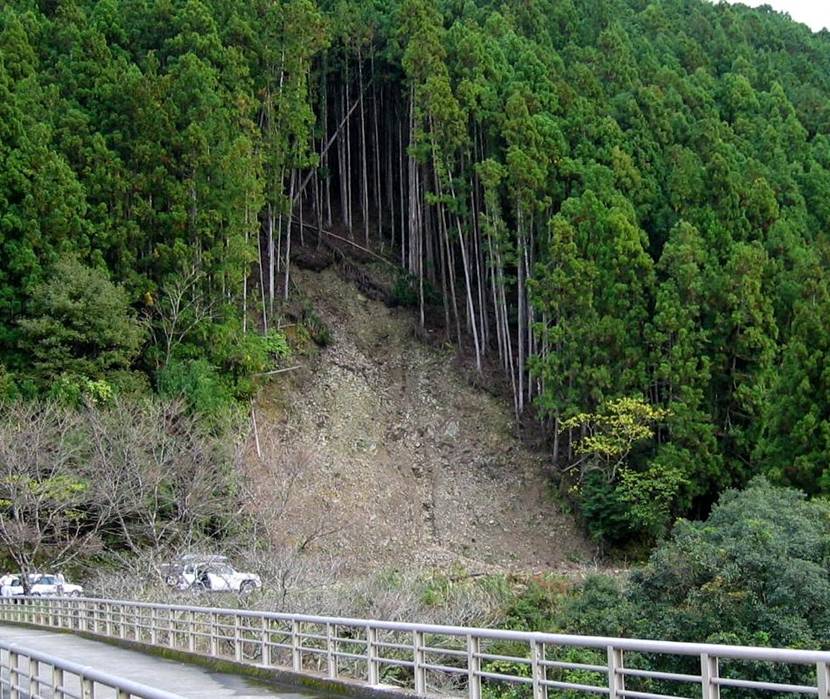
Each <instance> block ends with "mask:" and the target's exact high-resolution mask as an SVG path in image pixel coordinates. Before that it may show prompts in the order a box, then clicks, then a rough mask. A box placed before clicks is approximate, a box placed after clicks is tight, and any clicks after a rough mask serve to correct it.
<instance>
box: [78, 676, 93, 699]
mask: <svg viewBox="0 0 830 699" xmlns="http://www.w3.org/2000/svg"><path fill="white" fill-rule="evenodd" d="M81 699H95V684H94V683H93V681H92V680H90V679H88V678H86V677H84V676H83V675H81Z"/></svg>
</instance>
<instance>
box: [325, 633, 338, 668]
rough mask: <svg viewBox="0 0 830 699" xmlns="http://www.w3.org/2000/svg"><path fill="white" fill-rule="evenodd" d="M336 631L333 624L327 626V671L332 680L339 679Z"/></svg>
mask: <svg viewBox="0 0 830 699" xmlns="http://www.w3.org/2000/svg"><path fill="white" fill-rule="evenodd" d="M334 637H335V631H334V627H333V626H332V624H330V623H327V624H326V666H327V667H326V669H327V670H328V676H329V677H330V678H331V679H335V678H336V677H337V655H336V652H337V641H335V640H334Z"/></svg>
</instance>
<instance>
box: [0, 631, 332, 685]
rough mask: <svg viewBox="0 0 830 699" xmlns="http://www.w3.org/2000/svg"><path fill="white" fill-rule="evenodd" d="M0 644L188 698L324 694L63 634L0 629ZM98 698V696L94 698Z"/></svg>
mask: <svg viewBox="0 0 830 699" xmlns="http://www.w3.org/2000/svg"><path fill="white" fill-rule="evenodd" d="M0 639H2V640H4V641H10V642H12V643H19V644H20V645H22V646H26V647H28V648H32V649H34V650H39V651H41V652H43V653H49V654H51V655H55V656H57V657H59V658H62V659H63V660H69V661H72V662H75V663H80V664H82V665H90V666H92V667H94V668H96V669H97V670H102V671H103V672H108V673H110V674H112V675H117V676H119V677H125V678H127V679H130V680H133V681H134V682H141V683H142V684H146V685H149V686H151V687H155V688H157V689H164V690H167V691H168V692H175V693H176V694H181V695H183V696H185V697H189V698H192V699H207V698H208V697H211V698H213V697H217V698H219V697H237V698H238V699H243V698H245V697H252V698H253V697H258V698H262V697H280V698H282V699H301V698H302V699H309V698H314V697H317V698H318V699H322V698H323V697H326V696H328V695H324V694H319V693H314V692H307V691H305V690H298V689H296V688H294V687H286V686H284V685H276V684H274V685H272V684H259V683H257V682H256V681H253V680H251V679H250V678H247V677H241V676H238V675H228V674H224V673H220V672H212V671H210V670H208V669H207V668H204V667H201V666H198V665H188V664H187V663H180V662H177V661H175V660H166V659H164V658H159V657H156V656H153V655H145V654H144V653H140V652H138V651H132V650H125V649H123V648H118V647H116V646H112V645H109V644H107V643H101V642H98V641H88V640H87V639H85V638H78V637H77V636H72V635H70V634H65V633H55V632H52V631H38V630H32V629H24V628H18V627H15V626H3V625H0ZM96 696H97V694H96Z"/></svg>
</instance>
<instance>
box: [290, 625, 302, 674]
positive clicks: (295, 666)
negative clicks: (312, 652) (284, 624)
mask: <svg viewBox="0 0 830 699" xmlns="http://www.w3.org/2000/svg"><path fill="white" fill-rule="evenodd" d="M300 645H301V644H300V622H298V621H296V620H294V619H292V620H291V669H292V670H294V672H300V671H302V669H303V651H302V648H301V647H300Z"/></svg>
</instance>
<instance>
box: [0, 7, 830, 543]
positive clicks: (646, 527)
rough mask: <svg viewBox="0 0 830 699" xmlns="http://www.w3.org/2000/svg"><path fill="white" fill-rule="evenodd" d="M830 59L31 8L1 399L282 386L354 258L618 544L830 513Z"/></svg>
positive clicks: (491, 26)
mask: <svg viewBox="0 0 830 699" xmlns="http://www.w3.org/2000/svg"><path fill="white" fill-rule="evenodd" d="M828 234H830V35H828V33H827V32H826V31H825V32H822V33H819V34H813V33H811V32H810V31H809V30H808V29H807V28H806V27H805V26H803V25H798V24H795V23H794V22H792V21H790V20H789V18H787V17H785V16H783V15H779V14H776V13H774V12H772V11H769V10H766V9H761V10H749V9H747V8H745V7H743V6H731V5H727V4H717V5H714V4H710V3H708V2H703V1H702V0H665V1H661V2H648V1H647V0H521V1H520V0H466V1H463V0H393V1H388V2H387V1H381V0H375V1H374V2H349V1H346V0H339V1H335V0H316V1H315V0H277V1H275V0H11V2H5V3H3V6H2V9H0V393H2V395H3V396H5V398H7V399H14V398H24V399H34V398H42V397H48V398H52V399H57V400H60V401H63V402H68V403H72V402H80V401H84V400H86V401H90V400H91V401H93V402H96V401H97V402H105V401H106V400H109V399H111V397H112V396H113V395H131V394H142V393H149V392H156V393H158V394H161V395H163V396H165V395H166V396H179V395H184V396H186V397H187V398H188V400H189V401H190V402H191V403H192V405H193V407H194V409H196V410H197V411H198V412H203V413H207V414H211V413H218V412H221V411H223V410H225V409H226V408H227V406H232V405H233V404H235V403H237V402H240V401H247V399H248V398H249V397H250V396H252V395H253V393H254V391H255V390H256V383H255V380H254V375H255V374H258V373H261V372H263V371H264V370H266V369H267V368H268V367H269V366H270V364H269V362H270V360H271V358H273V357H274V356H277V355H279V354H280V353H281V352H282V351H283V349H284V337H283V336H282V335H281V334H280V332H279V331H278V330H277V329H276V325H277V321H278V319H279V318H280V314H281V312H282V311H281V309H282V308H283V306H282V304H283V303H284V302H285V300H286V299H288V298H290V297H291V295H292V293H293V286H292V283H293V282H292V276H291V274H292V263H293V259H294V255H295V253H296V251H297V250H301V249H313V248H314V247H316V246H318V245H320V244H322V243H325V241H331V240H337V241H341V242H342V240H346V241H350V242H351V243H353V244H354V245H355V246H360V247H362V248H366V249H368V250H371V251H372V252H373V253H374V254H375V255H379V256H381V257H384V258H385V259H387V260H389V261H392V262H393V263H395V264H397V265H398V266H399V267H400V270H401V271H400V278H399V281H398V284H397V285H396V287H395V295H396V298H397V299H398V301H399V302H400V303H404V304H409V305H411V306H412V307H413V312H414V313H416V314H417V315H418V317H419V318H420V322H421V323H422V324H424V325H429V324H432V325H433V326H434V325H438V326H440V327H441V328H442V329H443V332H444V333H445V334H446V336H447V339H448V340H450V341H451V342H453V343H455V345H456V346H457V347H458V348H459V350H460V351H461V352H463V353H464V354H465V356H467V357H468V358H469V361H470V363H471V365H472V366H474V367H475V368H476V369H477V370H479V371H482V372H484V373H486V374H487V375H488V376H492V375H493V374H494V373H495V372H494V369H498V372H500V374H501V376H502V377H503V380H504V384H505V386H506V387H507V391H508V393H509V396H510V398H511V399H512V402H513V406H514V410H515V414H516V416H517V418H519V419H521V420H522V421H525V422H526V423H532V422H535V423H540V424H541V425H542V426H543V429H544V432H545V434H546V436H547V440H548V443H549V449H550V454H551V457H550V458H551V464H552V470H553V471H554V472H555V473H557V474H559V475H561V476H562V477H563V479H564V480H563V483H564V484H565V485H564V486H563V487H566V488H568V489H569V490H570V492H571V494H572V496H573V498H574V499H575V501H576V502H578V503H579V505H580V509H581V512H582V515H583V517H584V519H585V521H586V523H587V527H588V529H589V531H590V533H591V534H592V535H593V536H594V537H595V538H596V539H598V540H605V541H606V542H610V543H612V544H613V543H617V544H619V543H622V542H625V541H629V540H632V539H637V540H650V539H653V538H657V537H660V536H662V535H663V534H665V532H666V531H667V530H668V528H669V527H670V526H671V524H672V523H673V521H674V520H675V519H676V518H677V517H678V516H691V517H698V516H705V514H706V513H707V512H708V510H709V508H710V506H711V504H712V503H713V502H714V501H715V499H716V497H717V495H718V494H719V493H720V492H721V491H723V490H724V489H726V488H729V487H740V486H743V485H745V484H746V483H747V482H749V480H750V479H751V478H752V477H754V476H757V475H764V476H766V477H767V478H768V479H769V480H770V481H771V482H773V483H775V484H779V485H789V486H795V487H797V488H799V489H801V490H803V491H806V493H808V494H809V495H823V494H827V493H828V492H830V470H828V468H830V467H828V464H830V374H828V368H827V367H828V359H830V269H828V263H830V245H828V243H830V237H828Z"/></svg>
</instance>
